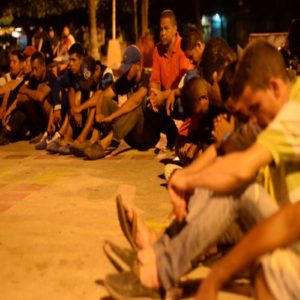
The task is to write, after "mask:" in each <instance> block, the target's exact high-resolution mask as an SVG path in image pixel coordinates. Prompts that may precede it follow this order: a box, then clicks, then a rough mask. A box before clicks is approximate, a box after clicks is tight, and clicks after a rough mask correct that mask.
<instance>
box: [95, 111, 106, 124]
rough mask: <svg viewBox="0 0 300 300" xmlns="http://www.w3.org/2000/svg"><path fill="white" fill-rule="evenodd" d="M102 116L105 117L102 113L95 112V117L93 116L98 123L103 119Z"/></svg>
mask: <svg viewBox="0 0 300 300" xmlns="http://www.w3.org/2000/svg"><path fill="white" fill-rule="evenodd" d="M104 118H105V117H104V115H103V114H102V113H97V114H96V117H95V119H96V122H98V123H101V122H102V121H103V119H104Z"/></svg>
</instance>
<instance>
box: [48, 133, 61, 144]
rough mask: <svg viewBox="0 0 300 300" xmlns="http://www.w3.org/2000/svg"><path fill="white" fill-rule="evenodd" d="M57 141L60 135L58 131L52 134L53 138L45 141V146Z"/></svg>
mask: <svg viewBox="0 0 300 300" xmlns="http://www.w3.org/2000/svg"><path fill="white" fill-rule="evenodd" d="M58 139H61V134H60V133H59V132H58V131H56V132H55V133H54V135H53V137H52V138H51V139H50V140H47V145H48V144H50V143H52V142H55V141H56V140H58Z"/></svg>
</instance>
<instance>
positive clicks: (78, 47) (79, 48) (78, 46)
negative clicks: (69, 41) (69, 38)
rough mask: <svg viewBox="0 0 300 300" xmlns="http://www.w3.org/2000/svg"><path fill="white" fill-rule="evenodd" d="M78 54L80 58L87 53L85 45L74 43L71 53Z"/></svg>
mask: <svg viewBox="0 0 300 300" xmlns="http://www.w3.org/2000/svg"><path fill="white" fill-rule="evenodd" d="M72 54H76V55H77V57H78V58H81V57H84V56H85V55H86V53H85V50H84V47H83V46H82V45H81V44H80V43H74V44H73V45H72V46H71V47H70V49H69V55H72Z"/></svg>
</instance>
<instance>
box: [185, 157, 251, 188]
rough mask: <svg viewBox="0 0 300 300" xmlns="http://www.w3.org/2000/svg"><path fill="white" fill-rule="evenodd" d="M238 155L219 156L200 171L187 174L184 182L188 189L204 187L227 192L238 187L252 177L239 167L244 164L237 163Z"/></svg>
mask: <svg viewBox="0 0 300 300" xmlns="http://www.w3.org/2000/svg"><path fill="white" fill-rule="evenodd" d="M238 157H239V155H236V156H235V157H232V156H231V155H228V156H226V159H225V157H224V158H223V157H222V158H220V159H219V160H217V161H215V163H213V164H212V165H209V166H208V167H207V168H204V169H202V170H200V172H193V173H190V174H187V176H186V183H187V186H188V187H189V189H195V188H206V189H209V190H212V191H214V192H220V193H227V192H232V191H234V190H236V189H238V188H240V187H241V186H242V185H243V184H245V183H246V182H248V181H250V180H251V178H252V177H254V176H255V174H256V173H255V174H253V176H250V175H249V176H246V175H244V174H243V172H240V171H242V170H240V169H239V167H240V168H244V166H242V165H239V164H237V162H238V161H239V158H238Z"/></svg>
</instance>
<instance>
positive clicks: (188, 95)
mask: <svg viewBox="0 0 300 300" xmlns="http://www.w3.org/2000/svg"><path fill="white" fill-rule="evenodd" d="M202 88H206V89H207V88H208V84H207V82H206V81H205V80H204V79H203V78H202V77H193V78H191V79H190V80H188V81H187V82H186V83H185V85H184V86H183V88H182V89H181V97H182V106H183V111H184V115H185V116H186V117H190V116H192V115H193V114H195V111H196V107H197V104H198V102H199V90H200V89H202Z"/></svg>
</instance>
